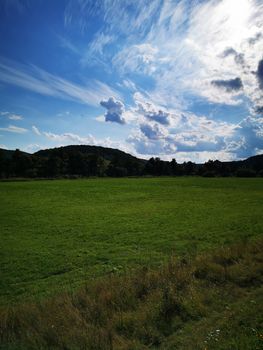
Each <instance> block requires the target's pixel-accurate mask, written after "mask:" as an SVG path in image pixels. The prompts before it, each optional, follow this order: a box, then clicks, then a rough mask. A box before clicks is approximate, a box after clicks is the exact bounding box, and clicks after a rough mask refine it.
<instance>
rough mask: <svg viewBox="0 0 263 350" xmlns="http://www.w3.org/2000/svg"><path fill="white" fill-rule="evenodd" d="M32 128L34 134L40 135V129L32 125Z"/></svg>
mask: <svg viewBox="0 0 263 350" xmlns="http://www.w3.org/2000/svg"><path fill="white" fill-rule="evenodd" d="M32 130H33V132H34V133H35V134H36V135H38V136H40V135H41V132H40V130H39V129H38V128H37V127H36V126H34V125H33V126H32Z"/></svg>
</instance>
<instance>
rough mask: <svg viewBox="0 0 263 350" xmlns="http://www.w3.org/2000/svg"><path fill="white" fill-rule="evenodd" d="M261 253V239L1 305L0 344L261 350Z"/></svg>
mask: <svg viewBox="0 0 263 350" xmlns="http://www.w3.org/2000/svg"><path fill="white" fill-rule="evenodd" d="M262 251H263V240H260V241H257V242H254V243H247V244H246V243H240V244H236V245H233V246H231V247H224V248H221V249H219V250H217V251H214V252H213V253H210V254H207V253H206V254H202V255H198V256H197V257H195V258H191V259H190V258H180V259H177V258H176V257H173V258H171V259H170V260H169V262H168V263H166V264H165V265H163V266H162V267H160V268H159V269H149V268H142V269H140V270H138V271H136V272H132V273H130V274H129V273H126V274H125V275H122V276H118V275H116V274H111V275H109V276H107V277H103V278H101V279H99V280H96V281H90V282H89V281H87V284H86V286H85V288H82V289H80V290H79V291H77V292H74V293H71V294H70V293H65V294H63V295H59V296H56V297H53V298H52V299H50V300H46V301H41V302H40V301H39V302H35V303H26V304H21V305H16V306H12V307H2V309H1V311H0V322H1V323H0V339H1V349H7V350H8V349H9V350H11V349H12V350H14V349H94V350H100V349H101V350H106V349H109V350H110V349H123V350H124V349H125V350H128V349H149V348H163V349H262V345H263V336H262V331H263V327H262V325H263V318H262V316H261V315H263V305H262V303H263V298H262V295H263V293H262V290H263V288H262V282H263V254H262ZM251 300H252V301H253V302H251ZM242 322H243V323H242ZM242 339H243V340H242Z"/></svg>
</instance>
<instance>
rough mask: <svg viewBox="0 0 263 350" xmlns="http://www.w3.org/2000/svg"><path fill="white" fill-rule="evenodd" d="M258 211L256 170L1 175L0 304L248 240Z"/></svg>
mask: <svg viewBox="0 0 263 350" xmlns="http://www.w3.org/2000/svg"><path fill="white" fill-rule="evenodd" d="M262 212H263V181H262V179H260V178H255V179H237V178H211V179H207V178H139V179H89V180H76V181H73V180H72V181H70V180H58V181H27V182H9V183H4V182H2V183H0V222H1V250H0V254H1V256H0V262H1V279H0V304H2V305H7V304H12V303H14V302H21V301H23V302H24V301H25V300H31V301H34V300H38V299H39V298H40V297H45V298H46V297H48V296H49V295H54V294H56V293H59V292H61V291H62V290H65V289H67V290H69V289H72V290H73V289H75V288H78V287H79V286H81V284H83V281H85V280H87V279H91V278H93V277H98V276H102V275H105V274H109V273H111V272H113V271H114V272H121V273H125V270H126V269H130V268H138V267H139V266H152V267H153V266H159V265H160V263H163V262H164V261H165V260H167V258H168V257H169V256H171V254H172V253H175V254H176V255H181V256H182V255H184V254H189V253H190V254H192V253H193V254H195V253H197V252H201V251H206V250H209V249H212V248H214V247H218V246H220V245H222V244H230V243H233V242H237V241H240V240H242V239H245V238H256V237H258V236H260V235H262V232H263V216H262Z"/></svg>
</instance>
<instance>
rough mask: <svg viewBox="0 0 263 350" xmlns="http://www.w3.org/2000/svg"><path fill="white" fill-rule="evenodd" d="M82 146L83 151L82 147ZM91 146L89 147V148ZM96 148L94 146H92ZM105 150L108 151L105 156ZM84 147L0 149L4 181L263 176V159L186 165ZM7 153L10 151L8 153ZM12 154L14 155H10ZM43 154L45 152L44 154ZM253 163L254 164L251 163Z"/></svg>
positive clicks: (0, 162) (0, 165)
mask: <svg viewBox="0 0 263 350" xmlns="http://www.w3.org/2000/svg"><path fill="white" fill-rule="evenodd" d="M81 147H82V148H81ZM87 147H90V146H87ZM93 148H94V147H93ZM101 149H102V150H107V153H106V155H105V154H103V152H102V151H101ZM85 150H86V148H85V146H69V147H61V148H58V149H53V150H46V151H40V152H37V153H35V154H32V155H31V154H28V153H24V152H21V151H20V150H19V149H17V150H15V151H5V150H0V177H1V178H13V177H16V178H59V177H69V178H74V177H90V176H99V177H104V176H110V177H125V176H147V175H148V176H190V175H192V176H193V175H196V176H204V177H214V176H222V177H223V176H240V177H254V176H263V156H257V157H252V158H257V159H256V160H255V159H252V158H249V159H248V160H246V161H239V162H220V161H218V160H216V161H212V160H209V161H208V162H206V163H204V164H196V163H193V162H190V161H189V162H184V163H182V164H178V163H177V162H176V160H175V159H172V160H171V161H163V160H161V159H160V158H158V157H157V158H154V157H152V158H150V159H149V160H148V161H146V160H142V159H138V158H136V157H133V156H131V155H128V154H126V153H124V152H121V151H118V150H112V152H110V151H109V150H110V149H104V148H101V147H100V148H99V147H98V148H96V147H95V148H94V150H96V152H94V153H89V152H86V153H85ZM6 152H9V153H8V154H7V153H6ZM10 152H11V153H10ZM41 152H42V153H41ZM250 160H251V161H250Z"/></svg>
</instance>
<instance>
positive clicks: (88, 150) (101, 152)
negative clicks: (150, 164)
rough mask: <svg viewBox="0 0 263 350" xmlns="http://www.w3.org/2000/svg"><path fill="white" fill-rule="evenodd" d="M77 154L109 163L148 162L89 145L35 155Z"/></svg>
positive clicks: (51, 150)
mask: <svg viewBox="0 0 263 350" xmlns="http://www.w3.org/2000/svg"><path fill="white" fill-rule="evenodd" d="M75 152H80V153H82V154H85V155H96V156H100V157H103V158H104V159H106V160H108V161H112V160H113V159H116V158H118V159H121V160H133V161H136V162H139V163H141V164H144V163H145V162H146V160H144V159H139V158H136V157H134V156H132V155H130V154H128V153H125V152H123V151H120V150H118V149H114V148H107V147H101V146H87V145H74V146H64V147H58V148H49V149H45V150H41V151H38V152H36V153H34V155H36V156H40V157H49V156H51V155H56V156H58V157H61V156H65V155H66V154H72V153H75Z"/></svg>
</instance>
